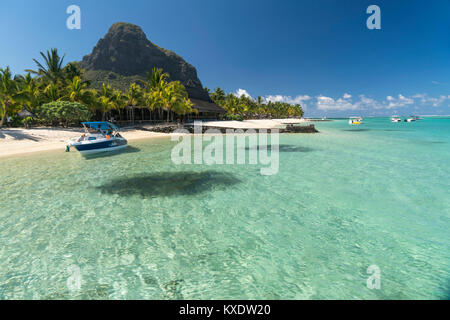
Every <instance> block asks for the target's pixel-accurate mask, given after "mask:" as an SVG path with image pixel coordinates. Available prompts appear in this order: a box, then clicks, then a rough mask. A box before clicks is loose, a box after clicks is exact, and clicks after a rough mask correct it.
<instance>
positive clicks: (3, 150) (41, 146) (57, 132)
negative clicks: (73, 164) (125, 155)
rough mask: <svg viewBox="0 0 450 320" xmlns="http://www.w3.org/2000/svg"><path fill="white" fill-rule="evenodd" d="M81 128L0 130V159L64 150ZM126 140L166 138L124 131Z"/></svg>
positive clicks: (156, 134) (145, 132)
mask: <svg viewBox="0 0 450 320" xmlns="http://www.w3.org/2000/svg"><path fill="white" fill-rule="evenodd" d="M82 132H83V129H82V128H79V129H78V128H32V129H22V128H7V129H0V158H1V157H7V156H12V155H20V154H29V153H32V152H39V151H48V150H57V149H60V150H62V151H64V150H65V147H66V144H67V141H68V140H69V139H71V138H75V137H77V136H79V135H80V134H81V133H82ZM121 134H122V135H123V136H124V137H125V138H126V139H127V140H130V141H132V140H137V139H148V138H155V137H164V136H167V134H165V133H158V132H149V131H142V130H133V129H131V130H130V129H128V130H127V129H125V130H122V131H121Z"/></svg>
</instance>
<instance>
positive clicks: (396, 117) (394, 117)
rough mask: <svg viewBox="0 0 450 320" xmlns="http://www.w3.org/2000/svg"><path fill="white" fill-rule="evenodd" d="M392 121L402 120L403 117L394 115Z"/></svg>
mask: <svg viewBox="0 0 450 320" xmlns="http://www.w3.org/2000/svg"><path fill="white" fill-rule="evenodd" d="M391 122H402V118H400V117H399V116H392V117H391Z"/></svg>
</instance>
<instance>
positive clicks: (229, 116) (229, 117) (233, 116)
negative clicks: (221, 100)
mask: <svg viewBox="0 0 450 320" xmlns="http://www.w3.org/2000/svg"><path fill="white" fill-rule="evenodd" d="M225 119H226V120H235V121H243V120H244V117H243V116H242V115H240V114H230V113H227V114H226V115H225Z"/></svg>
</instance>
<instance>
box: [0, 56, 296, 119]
mask: <svg viewBox="0 0 450 320" xmlns="http://www.w3.org/2000/svg"><path fill="white" fill-rule="evenodd" d="M40 54H41V57H42V59H43V61H42V62H41V61H38V60H37V59H33V61H34V63H35V64H36V67H37V68H36V70H31V69H28V70H25V72H26V74H25V75H16V76H13V75H12V73H11V70H10V68H9V67H6V68H4V69H0V127H2V126H3V125H4V124H5V121H6V120H7V119H8V118H10V117H12V118H14V119H16V120H17V119H18V117H17V114H18V113H19V114H20V111H22V110H24V109H25V110H27V111H29V112H31V113H32V114H34V115H35V116H36V117H35V118H34V119H33V121H34V122H35V123H36V124H44V125H61V124H63V125H70V124H76V123H79V122H80V121H87V120H91V119H96V120H107V119H108V120H109V119H110V118H111V117H112V115H114V116H115V117H116V116H117V117H118V119H116V120H122V119H135V112H136V110H138V112H139V111H140V113H141V114H140V118H141V119H144V111H145V110H148V112H149V113H150V117H149V118H150V120H152V119H153V120H154V119H160V120H162V119H165V120H166V121H173V120H174V119H175V117H178V118H182V117H183V116H184V115H187V114H192V113H198V111H197V110H196V109H195V108H193V104H192V102H191V101H190V99H189V97H188V94H187V92H186V89H185V87H184V86H183V85H182V84H181V82H179V81H169V75H168V74H167V73H165V72H163V70H162V69H158V68H154V69H153V70H152V72H151V73H147V74H146V77H145V79H144V80H139V82H138V83H131V84H130V86H129V87H128V89H127V90H125V91H120V90H117V89H114V88H112V87H111V85H110V84H108V83H103V84H102V87H101V88H100V89H99V90H96V89H93V88H91V87H90V82H89V81H88V80H86V79H85V77H84V71H83V70H82V69H81V68H80V67H79V66H78V64H77V63H75V62H71V63H68V64H66V65H64V58H65V55H64V56H62V57H61V56H60V55H59V53H58V50H57V49H51V50H50V51H47V52H46V54H45V53H43V52H41V53H40ZM205 89H207V88H205ZM207 90H208V92H209V89H207ZM210 96H211V99H212V100H213V101H214V102H215V103H216V104H217V105H219V106H221V107H222V108H223V109H225V110H226V112H227V113H226V116H225V117H226V118H228V119H235V120H242V119H245V118H282V117H301V116H303V110H302V108H301V106H300V105H298V104H296V105H292V104H288V103H283V102H270V101H269V102H265V101H264V99H263V98H262V97H258V98H257V99H256V100H254V99H252V98H250V97H246V96H241V97H238V96H236V95H234V94H232V93H230V94H225V92H224V91H223V90H222V89H221V88H217V89H215V90H214V92H212V93H211V94H210ZM28 120H31V119H28ZM25 123H26V121H25Z"/></svg>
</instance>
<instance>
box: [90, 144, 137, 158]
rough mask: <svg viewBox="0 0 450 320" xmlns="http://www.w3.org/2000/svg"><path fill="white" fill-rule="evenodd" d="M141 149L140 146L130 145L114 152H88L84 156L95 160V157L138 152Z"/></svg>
mask: <svg viewBox="0 0 450 320" xmlns="http://www.w3.org/2000/svg"><path fill="white" fill-rule="evenodd" d="M140 151H141V149H139V148H135V147H131V146H128V147H126V148H125V149H122V150H117V151H112V152H101V153H94V154H86V155H84V156H83V158H84V159H86V160H93V159H101V158H109V157H113V156H116V155H119V154H124V153H136V152H140Z"/></svg>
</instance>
